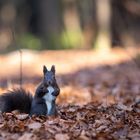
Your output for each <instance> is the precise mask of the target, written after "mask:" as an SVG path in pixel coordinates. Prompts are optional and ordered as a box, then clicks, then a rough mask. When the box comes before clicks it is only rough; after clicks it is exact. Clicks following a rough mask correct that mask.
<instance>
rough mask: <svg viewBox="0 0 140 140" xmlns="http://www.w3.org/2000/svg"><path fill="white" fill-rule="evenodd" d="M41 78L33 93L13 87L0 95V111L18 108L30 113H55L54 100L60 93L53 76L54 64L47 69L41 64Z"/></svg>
mask: <svg viewBox="0 0 140 140" xmlns="http://www.w3.org/2000/svg"><path fill="white" fill-rule="evenodd" d="M43 74H44V77H43V80H42V82H41V84H40V85H39V86H38V87H37V89H36V92H35V95H34V96H32V95H31V94H30V93H29V92H26V91H25V90H24V89H13V91H8V92H7V93H4V94H2V95H1V96H0V111H1V112H2V113H3V112H11V111H13V110H19V111H20V112H22V113H29V114H30V115H31V116H32V115H56V114H57V110H56V104H55V100H56V98H57V96H58V95H59V93H60V89H59V86H58V85H57V81H56V78H55V66H54V65H53V66H52V67H51V70H50V71H49V70H47V68H46V66H43Z"/></svg>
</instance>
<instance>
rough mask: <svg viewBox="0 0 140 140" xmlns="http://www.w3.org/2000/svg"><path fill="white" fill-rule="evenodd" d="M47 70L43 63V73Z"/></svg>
mask: <svg viewBox="0 0 140 140" xmlns="http://www.w3.org/2000/svg"><path fill="white" fill-rule="evenodd" d="M47 71H48V70H47V67H46V66H45V65H44V66H43V73H44V74H45V73H46V72H47Z"/></svg>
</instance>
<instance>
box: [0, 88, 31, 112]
mask: <svg viewBox="0 0 140 140" xmlns="http://www.w3.org/2000/svg"><path fill="white" fill-rule="evenodd" d="M32 98H33V97H32V95H31V94H30V93H29V92H26V91H25V90H24V89H13V90H12V91H8V92H7V93H3V94H2V95H0V111H1V112H11V111H13V110H19V111H20V112H24V113H29V112H30V109H31V102H32Z"/></svg>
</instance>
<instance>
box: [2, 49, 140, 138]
mask: <svg viewBox="0 0 140 140" xmlns="http://www.w3.org/2000/svg"><path fill="white" fill-rule="evenodd" d="M138 52H139V51H138V50H134V49H128V50H122V49H114V50H112V51H111V52H106V53H103V52H100V53H99V52H95V51H78V50H77V51H76V50H75V51H43V52H33V51H26V50H23V51H22V65H23V74H22V77H23V78H22V87H23V88H25V89H26V90H29V91H31V92H32V93H34V91H35V88H36V87H37V85H38V83H39V82H40V81H41V76H42V65H44V64H45V65H46V66H48V67H50V66H51V65H52V64H55V66H56V72H57V81H58V84H59V86H60V88H61V94H60V96H59V97H58V100H57V104H58V116H57V117H44V116H41V117H32V118H30V117H29V116H28V115H27V114H19V113H17V112H16V111H14V112H12V113H6V114H1V115H0V139H2V140H3V139H6V140H15V139H18V140H30V139H33V140H38V139H41V140H43V139H50V140H53V139H56V140H73V139H78V140H89V139H97V140H106V139H107V140H109V139H110V140H113V139H114V140H117V139H120V140H127V139H128V140H131V139H132V140H139V139H140V103H139V102H140V63H139V62H140V58H139V56H138V55H137V56H138V57H137V58H135V55H136V54H138ZM0 68H1V69H0V86H1V88H0V93H1V94H2V93H3V92H5V91H6V90H7V89H12V88H15V87H18V86H19V79H20V78H19V77H20V53H19V52H18V51H17V52H13V53H10V54H7V55H1V56H0Z"/></svg>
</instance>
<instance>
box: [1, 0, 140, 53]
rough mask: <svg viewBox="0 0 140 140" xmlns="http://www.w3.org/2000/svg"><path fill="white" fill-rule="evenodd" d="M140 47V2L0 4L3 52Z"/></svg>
mask: <svg viewBox="0 0 140 140" xmlns="http://www.w3.org/2000/svg"><path fill="white" fill-rule="evenodd" d="M139 44H140V0H41V1H40V0H35V1H34V0H20V1H19V0H1V1H0V52H7V51H12V50H15V49H20V48H27V49H37V50H42V49H70V48H76V49H77V48H78V49H79V48H80V49H91V48H94V47H96V48H100V49H104V48H105V47H106V48H108V49H109V48H111V47H115V46H120V47H124V46H139Z"/></svg>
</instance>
